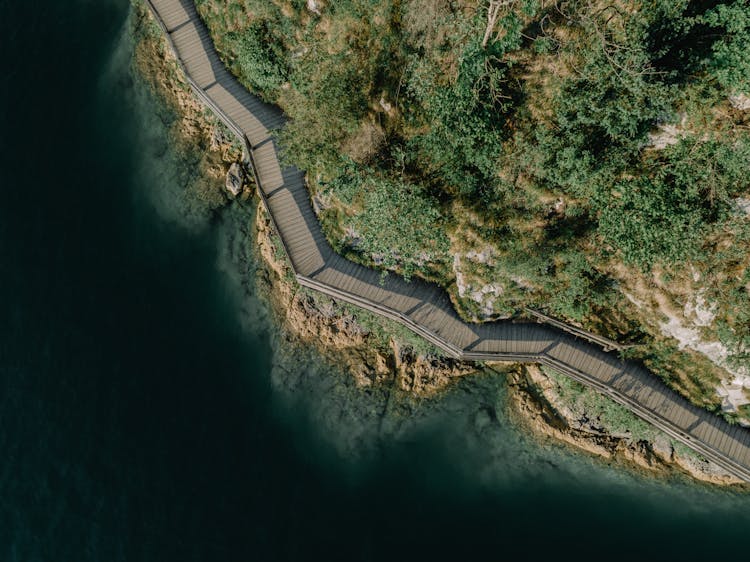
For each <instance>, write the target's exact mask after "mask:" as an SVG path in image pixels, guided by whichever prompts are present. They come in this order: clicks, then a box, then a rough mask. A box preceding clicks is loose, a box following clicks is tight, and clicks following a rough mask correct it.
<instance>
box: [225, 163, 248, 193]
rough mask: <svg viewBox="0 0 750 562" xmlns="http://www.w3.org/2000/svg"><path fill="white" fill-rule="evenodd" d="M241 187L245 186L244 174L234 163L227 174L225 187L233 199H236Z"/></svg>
mask: <svg viewBox="0 0 750 562" xmlns="http://www.w3.org/2000/svg"><path fill="white" fill-rule="evenodd" d="M243 185H245V172H244V171H243V170H242V168H241V167H240V165H239V164H238V163H237V162H234V163H233V164H232V165H231V166H230V167H229V171H228V172H227V181H226V184H225V187H226V188H227V191H228V192H229V193H231V194H232V196H233V197H237V196H238V195H239V194H240V193H241V192H242V186H243Z"/></svg>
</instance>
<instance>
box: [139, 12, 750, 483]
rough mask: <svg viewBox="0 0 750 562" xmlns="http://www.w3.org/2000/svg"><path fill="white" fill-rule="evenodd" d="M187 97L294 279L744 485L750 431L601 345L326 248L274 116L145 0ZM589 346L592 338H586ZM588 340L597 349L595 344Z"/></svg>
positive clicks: (199, 29)
mask: <svg viewBox="0 0 750 562" xmlns="http://www.w3.org/2000/svg"><path fill="white" fill-rule="evenodd" d="M146 3H147V5H148V6H149V8H150V9H151V11H152V13H153V15H154V16H155V18H156V20H157V22H158V23H159V25H160V26H161V28H162V30H163V31H164V33H165V35H166V38H167V41H168V43H169V45H170V47H171V49H172V51H173V53H174V55H175V57H176V58H177V61H178V63H179V65H180V67H181V68H182V70H183V72H184V74H185V77H186V79H187V81H188V83H189V84H190V86H191V87H192V89H193V91H194V92H195V94H196V96H197V97H198V98H199V99H200V100H201V101H202V102H203V103H204V104H205V105H206V106H207V107H209V108H210V109H211V110H212V111H213V112H214V113H215V114H216V115H217V117H219V119H221V120H222V121H223V122H224V123H225V124H226V125H227V126H228V127H229V129H230V130H232V131H233V132H234V133H235V134H236V135H237V136H238V137H239V138H240V139H241V140H242V142H243V143H244V144H245V146H246V149H247V153H248V159H249V164H250V165H251V167H252V170H253V173H254V174H255V178H256V183H257V186H258V192H259V195H260V197H261V199H262V201H263V204H264V205H265V207H266V209H267V211H268V214H269V216H270V217H271V220H272V221H273V224H274V226H275V228H276V230H277V232H278V234H279V237H280V238H281V241H282V244H283V246H284V249H285V251H286V253H287V256H288V257H289V261H290V263H291V264H292V268H293V269H294V272H295V275H296V278H297V281H298V282H299V283H300V284H301V285H303V286H306V287H309V288H312V289H314V290H317V291H320V292H321V293H324V294H326V295H329V296H331V297H333V298H334V299H338V300H341V301H346V302H349V303H352V304H355V305H358V306H360V307H362V308H365V309H367V310H370V311H372V312H374V313H376V314H379V315H381V316H384V317H387V318H390V319H392V320H395V321H397V322H400V323H401V324H403V325H405V326H406V327H408V328H410V329H411V330H413V331H414V332H415V333H417V334H419V335H420V336H422V337H424V338H425V339H426V340H428V341H430V342H431V343H433V344H434V345H435V346H437V347H439V348H440V349H442V350H443V351H444V352H445V353H446V354H448V355H450V356H452V357H455V358H458V359H462V360H466V361H515V362H521V363H540V364H542V365H546V366H548V367H550V368H551V369H554V370H556V371H559V372H562V373H564V374H566V375H568V376H570V377H571V378H573V379H575V380H577V381H579V382H581V383H583V384H586V385H588V386H591V387H594V388H595V389H597V390H598V391H600V392H602V393H604V394H606V395H608V396H609V397H611V398H612V399H613V400H615V401H616V402H618V403H620V404H622V405H624V406H626V407H627V408H629V409H630V410H632V411H633V412H634V413H635V414H637V415H638V416H640V417H642V418H643V419H645V420H647V421H649V422H650V423H652V424H653V425H655V426H656V427H658V428H659V429H661V430H662V431H664V432H665V433H667V434H668V435H670V436H671V437H672V438H674V439H676V440H678V441H680V442H682V443H685V444H686V445H688V446H689V447H691V448H692V449H694V450H695V451H697V452H698V453H700V454H701V455H703V456H705V457H706V458H708V459H710V460H711V461H713V462H715V463H716V464H717V465H719V466H721V467H722V468H724V469H725V470H726V471H727V472H728V473H730V474H732V475H733V476H736V477H737V478H739V479H741V480H744V481H746V482H750V431H748V430H747V429H745V428H742V427H740V426H733V425H730V424H729V423H727V422H726V421H725V420H724V419H722V418H720V417H718V416H715V415H713V414H711V413H709V412H707V411H705V410H702V409H700V408H697V407H696V406H693V405H692V404H690V403H689V402H688V401H687V400H686V399H684V398H683V397H681V396H679V395H678V394H676V393H675V392H673V391H672V390H670V389H669V388H668V387H667V386H666V385H665V384H664V383H663V382H662V381H661V380H660V379H658V378H657V377H656V376H654V375H653V374H652V373H650V372H649V371H647V370H646V369H645V368H643V367H642V366H640V365H638V364H636V363H635V362H631V361H622V360H621V359H620V358H619V357H618V355H617V353H615V352H612V351H605V349H602V347H601V345H604V346H605V348H610V347H612V346H608V345H606V343H603V342H604V340H603V339H601V338H598V339H597V338H594V337H590V338H589V337H586V335H585V334H582V333H581V332H580V331H576V329H575V328H573V327H565V326H564V325H562V324H561V323H559V322H558V323H557V324H556V325H546V324H539V323H531V322H512V321H501V322H493V323H486V324H468V323H466V322H464V321H463V320H461V318H459V316H458V314H457V313H456V311H455V310H454V308H453V306H452V304H451V302H450V299H449V298H448V295H447V294H446V293H445V291H443V290H442V289H440V288H439V287H437V286H436V285H433V284H430V283H426V282H423V281H419V280H413V281H411V282H406V281H404V280H403V279H401V278H398V277H396V276H394V275H388V276H387V277H386V278H385V279H384V280H381V274H380V272H378V271H375V270H372V269H369V268H367V267H364V266H361V265H359V264H356V263H353V262H351V261H349V260H347V259H345V258H343V257H341V256H339V255H338V254H336V253H335V252H334V251H333V249H332V248H331V246H330V244H329V243H328V242H327V240H326V239H325V237H324V235H323V232H322V230H321V228H320V225H319V223H318V221H317V218H316V216H315V213H314V212H313V209H312V205H311V203H310V198H309V195H308V192H307V189H306V186H305V181H304V174H303V172H301V171H300V170H297V169H296V168H294V167H289V166H283V165H282V163H281V161H280V159H279V153H278V147H277V145H276V142H275V140H274V137H273V134H272V131H273V130H274V129H278V128H280V127H282V126H283V125H284V122H285V118H284V116H283V114H282V112H281V110H280V109H278V108H276V107H273V106H270V105H268V104H265V103H263V102H261V101H260V100H259V99H258V98H257V97H256V96H254V95H253V94H251V93H250V92H248V91H247V90H246V89H245V88H244V87H243V86H242V85H241V84H239V82H237V80H236V79H235V78H234V77H233V76H232V75H231V74H230V73H229V71H228V70H227V69H226V68H225V67H224V65H223V63H222V62H221V60H220V59H219V56H218V54H217V52H216V50H215V48H214V46H213V44H212V42H211V39H210V37H209V33H208V30H207V29H206V27H205V25H204V24H203V22H202V21H201V19H200V17H199V15H198V13H197V11H196V9H195V5H194V4H193V0H146ZM592 340H593V341H592ZM597 342H598V344H599V345H597Z"/></svg>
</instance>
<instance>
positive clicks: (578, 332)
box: [524, 307, 630, 351]
mask: <svg viewBox="0 0 750 562" xmlns="http://www.w3.org/2000/svg"><path fill="white" fill-rule="evenodd" d="M524 311H525V312H526V313H527V314H529V315H530V316H533V317H534V318H535V319H536V321H537V322H541V323H544V324H549V325H550V326H554V327H555V328H559V329H560V330H563V331H565V332H568V333H569V334H571V335H573V336H575V337H578V338H583V339H585V340H588V341H590V342H592V343H595V344H597V345H600V346H602V349H604V351H614V350H617V351H622V350H623V349H627V348H628V347H630V346H627V345H622V344H620V343H617V342H616V341H612V340H610V339H608V338H605V337H603V336H599V335H597V334H593V333H591V332H589V331H587V330H584V329H583V328H579V327H578V326H572V325H570V324H567V323H565V322H563V321H562V320H559V319H557V318H554V317H552V316H549V315H547V314H544V312H542V311H540V310H536V309H534V308H528V307H526V308H524Z"/></svg>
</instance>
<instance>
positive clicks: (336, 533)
mask: <svg viewBox="0 0 750 562" xmlns="http://www.w3.org/2000/svg"><path fill="white" fill-rule="evenodd" d="M127 13H128V6H127V3H126V2H125V0H121V1H118V0H89V1H86V0H70V1H67V2H61V1H57V0H46V1H43V0H26V1H24V2H20V1H17V0H0V53H2V54H3V55H4V56H3V60H4V61H5V65H4V67H3V68H4V72H3V74H2V76H1V77H0V133H1V134H0V560H3V561H6V560H7V561H16V560H23V561H32V560H34V561H35V560H45V561H46V560H53V561H89V560H91V561H99V560H101V561H110V560H113V561H114V560H138V561H140V560H154V561H171V560H175V561H188V560H211V561H212V560H219V561H221V560H258V561H264V560H321V561H329V560H349V561H353V560H372V561H375V560H377V561H379V560H398V559H409V560H421V559H428V560H464V559H467V560H474V559H482V560H515V559H551V560H555V559H557V560H561V559H562V560H567V559H572V560H584V559H590V558H592V557H594V556H596V557H597V558H602V559H608V560H619V559H622V560H632V559H637V558H641V559H655V558H658V559H667V560H669V559H674V560H706V559H714V558H716V559H718V558H728V557H735V559H737V560H743V559H747V557H748V552H749V551H750V543H748V540H747V537H748V532H749V531H750V497H743V496H739V495H736V494H733V493H729V492H726V491H721V490H717V489H712V488H707V487H702V486H697V485H694V484H691V483H689V482H687V481H682V480H680V481H672V482H663V481H656V480H652V479H647V478H642V477H639V476H637V475H635V474H631V473H629V472H627V471H624V470H622V469H615V468H611V467H607V466H605V465H604V464H602V463H600V462H598V461H595V460H592V459H589V458H588V457H585V456H581V455H577V454H573V453H571V452H569V451H567V450H565V449H563V448H557V447H551V448H543V447H540V446H538V445H535V444H534V443H532V442H530V441H528V440H527V438H526V437H525V436H524V435H523V434H522V433H521V432H519V431H518V430H516V429H514V428H513V426H512V425H511V424H510V423H509V422H508V420H507V418H506V415H505V413H504V396H505V390H504V386H503V382H502V381H501V380H498V379H497V378H493V377H489V376H484V377H478V378H475V379H473V380H466V381H463V382H462V383H461V384H460V385H458V386H457V387H456V388H455V389H453V391H451V392H450V393H449V394H448V396H446V397H445V398H444V399H443V400H441V401H438V402H421V403H412V402H408V401H405V400H400V401H399V400H396V401H391V403H389V404H388V406H387V408H386V402H385V398H384V393H383V392H382V391H380V390H374V391H370V392H365V391H361V390H357V389H356V388H354V387H353V385H352V383H351V378H350V377H347V376H346V375H344V374H341V373H337V372H335V371H334V370H333V369H331V368H329V367H326V366H325V365H323V364H322V363H321V362H320V360H319V359H317V358H316V357H315V356H314V355H312V354H305V353H304V352H303V350H294V349H291V348H289V347H288V346H286V345H284V344H283V341H282V339H283V338H281V337H280V336H279V334H278V333H277V331H276V329H275V328H274V326H273V325H272V324H271V323H270V321H269V319H268V316H267V314H266V313H265V312H264V308H263V305H262V302H261V301H260V300H259V299H257V298H256V297H255V296H254V292H255V288H254V287H255V285H254V282H253V273H252V261H251V260H250V261H248V256H250V255H251V254H250V250H249V249H250V246H249V245H250V244H251V243H252V241H251V240H249V239H248V237H247V235H246V231H247V229H248V223H249V221H250V220H251V219H250V217H249V216H248V211H247V210H243V209H241V208H238V207H234V208H230V209H228V210H226V211H224V212H223V213H221V214H219V215H217V216H205V215H201V214H199V213H194V212H193V211H192V210H191V208H190V206H189V204H188V203H186V201H185V200H184V198H183V196H182V195H181V194H182V188H183V186H184V185H185V183H186V182H189V181H190V175H191V173H192V171H191V170H190V169H189V166H186V163H185V162H184V159H181V158H182V157H180V156H179V155H176V154H175V153H174V151H172V150H171V148H170V146H169V143H168V140H167V136H166V125H165V124H164V120H165V119H166V117H165V116H164V115H163V114H162V113H161V112H159V111H157V107H156V104H155V100H153V99H151V98H150V97H149V95H148V93H147V92H146V91H145V89H144V88H143V87H142V86H140V85H139V84H138V83H137V81H135V82H134V80H133V77H132V75H131V73H130V71H129V57H130V54H131V51H130V41H129V39H128V36H127V33H126V32H127V25H126V18H127ZM384 411H385V415H384V417H383V415H382V414H383V412H384Z"/></svg>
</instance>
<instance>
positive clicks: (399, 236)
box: [328, 171, 449, 277]
mask: <svg viewBox="0 0 750 562" xmlns="http://www.w3.org/2000/svg"><path fill="white" fill-rule="evenodd" d="M328 187H329V188H330V189H331V191H332V193H333V194H335V195H336V196H338V197H339V198H341V199H342V200H343V201H344V202H345V203H347V204H348V205H351V206H353V207H354V208H356V209H357V211H355V212H354V213H352V214H350V216H348V217H347V218H346V219H344V225H345V228H347V229H349V231H350V232H352V233H354V236H355V237H356V246H355V248H356V250H357V251H358V252H360V253H362V254H364V255H367V256H370V257H371V258H372V257H375V258H376V259H377V260H378V261H380V262H381V263H382V264H383V265H384V266H385V267H388V268H393V267H398V268H400V269H401V270H402V272H403V273H404V275H406V276H407V277H409V276H410V275H411V274H413V273H414V272H415V271H416V270H417V269H418V268H419V267H420V266H421V265H423V264H424V263H425V262H431V263H439V262H445V261H446V259H447V255H448V246H449V241H448V237H447V236H446V233H445V226H444V224H443V218H442V215H441V212H440V208H439V206H438V204H437V202H436V201H434V200H433V199H432V198H430V197H429V196H427V195H425V194H424V193H422V192H420V190H419V188H418V187H417V186H414V185H411V184H408V183H403V182H396V181H392V180H388V179H383V178H378V177H374V176H372V175H364V174H362V173H359V172H357V171H353V173H348V174H345V175H342V176H341V177H338V178H336V179H335V180H334V181H332V182H331V183H330V184H329V186H328Z"/></svg>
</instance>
